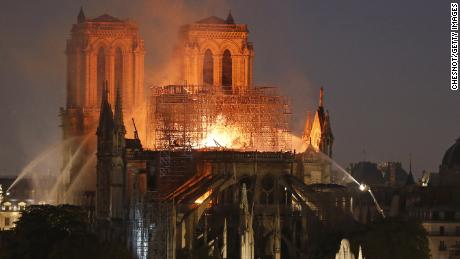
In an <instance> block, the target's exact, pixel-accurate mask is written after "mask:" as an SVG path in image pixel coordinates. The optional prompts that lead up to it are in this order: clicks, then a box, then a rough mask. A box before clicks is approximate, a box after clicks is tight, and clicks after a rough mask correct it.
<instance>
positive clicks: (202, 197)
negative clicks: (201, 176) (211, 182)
mask: <svg viewBox="0 0 460 259" xmlns="http://www.w3.org/2000/svg"><path fill="white" fill-rule="evenodd" d="M211 193H212V191H211V190H208V191H207V192H205V193H204V194H203V195H201V196H200V197H198V199H196V200H195V203H196V204H202V203H203V202H204V201H205V200H206V199H207V198H208V197H209V195H211Z"/></svg>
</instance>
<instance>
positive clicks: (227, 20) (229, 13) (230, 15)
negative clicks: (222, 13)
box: [225, 10, 235, 24]
mask: <svg viewBox="0 0 460 259" xmlns="http://www.w3.org/2000/svg"><path fill="white" fill-rule="evenodd" d="M225 22H226V23H227V24H235V20H234V19H233V16H232V10H228V16H227V19H226V20H225Z"/></svg>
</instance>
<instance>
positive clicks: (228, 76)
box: [222, 49, 232, 89]
mask: <svg viewBox="0 0 460 259" xmlns="http://www.w3.org/2000/svg"><path fill="white" fill-rule="evenodd" d="M222 86H224V87H226V88H228V87H230V89H231V86H232V54H231V53H230V51H229V50H228V49H227V50H225V51H224V55H223V56H222Z"/></svg>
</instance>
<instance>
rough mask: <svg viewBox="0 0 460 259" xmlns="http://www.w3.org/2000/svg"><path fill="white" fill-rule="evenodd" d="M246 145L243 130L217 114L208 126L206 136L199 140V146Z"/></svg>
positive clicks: (229, 146) (226, 146)
mask: <svg viewBox="0 0 460 259" xmlns="http://www.w3.org/2000/svg"><path fill="white" fill-rule="evenodd" d="M247 145H248V140H247V139H245V137H244V131H243V130H242V129H241V128H240V127H238V126H237V125H234V124H231V123H229V122H228V121H227V119H226V118H225V116H223V115H222V114H219V115H218V116H217V118H216V120H215V122H214V123H213V124H212V125H211V126H210V127H209V129H208V131H207V133H206V137H205V138H204V139H203V140H201V142H200V144H199V147H200V148H207V147H223V148H234V149H241V148H245V147H246V146H247Z"/></svg>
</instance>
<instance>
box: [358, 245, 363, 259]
mask: <svg viewBox="0 0 460 259" xmlns="http://www.w3.org/2000/svg"><path fill="white" fill-rule="evenodd" d="M358 259H364V256H363V250H362V249H361V246H359V253H358Z"/></svg>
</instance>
